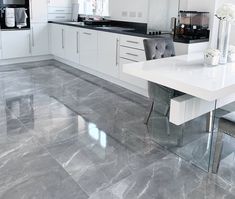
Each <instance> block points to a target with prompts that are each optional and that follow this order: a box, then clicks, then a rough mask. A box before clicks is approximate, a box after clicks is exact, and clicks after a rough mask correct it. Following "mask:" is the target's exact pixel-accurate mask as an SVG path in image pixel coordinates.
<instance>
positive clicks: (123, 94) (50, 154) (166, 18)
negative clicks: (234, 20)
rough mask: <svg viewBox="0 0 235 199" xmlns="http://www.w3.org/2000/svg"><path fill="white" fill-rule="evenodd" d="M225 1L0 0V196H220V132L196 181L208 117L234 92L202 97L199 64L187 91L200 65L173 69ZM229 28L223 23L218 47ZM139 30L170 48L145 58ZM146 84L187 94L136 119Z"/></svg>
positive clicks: (203, 41) (205, 33) (198, 49)
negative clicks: (165, 109)
mask: <svg viewBox="0 0 235 199" xmlns="http://www.w3.org/2000/svg"><path fill="white" fill-rule="evenodd" d="M232 1H233V0H230V1H229V0H227V1H224V2H221V1H220V0H217V1H202V0H200V1H197V2H195V1H193V0H148V1H146V0H119V1H117V0H40V1H39V0H0V14H1V15H0V22H1V29H0V86H1V95H0V96H1V98H0V113H1V115H0V117H1V121H0V127H1V131H2V132H1V133H0V149H1V150H0V176H1V180H0V182H1V183H0V184H2V185H0V187H1V188H0V198H4V199H8V198H9V199H14V198H22V197H24V198H56V199H57V198H78V199H80V198H81V199H83V198H94V199H96V198H97V199H98V198H128V199H129V198H167V199H168V198H183V197H184V196H187V197H186V198H203V197H209V198H215V196H216V195H218V194H220V196H221V197H224V196H227V197H231V198H232V197H233V196H234V193H233V192H232V191H231V190H229V189H228V188H227V186H231V187H233V186H235V184H234V182H233V181H232V180H231V179H233V177H234V176H233V171H234V167H233V163H234V160H233V155H234V147H233V145H234V144H233V142H232V141H233V140H232V139H230V137H227V136H226V137H225V142H226V145H227V147H226V148H224V149H223V153H222V154H223V157H224V158H223V160H221V165H222V166H221V167H220V169H219V172H218V174H215V175H214V178H215V180H214V181H213V180H212V181H211V182H208V179H210V169H209V167H210V164H211V163H210V159H211V158H210V157H209V156H210V153H212V152H211V151H212V149H211V148H212V147H211V146H212V144H211V143H210V142H211V141H212V140H213V131H214V129H216V125H215V122H214V120H215V119H213V117H214V118H216V121H217V120H218V121H219V119H218V118H219V117H222V115H224V114H225V112H226V113H227V112H229V111H228V108H227V109H226V108H221V107H223V106H224V105H228V104H230V105H229V106H226V107H229V109H230V108H231V107H232V108H233V107H234V106H233V104H232V102H233V101H235V99H234V100H233V98H232V99H230V98H226V100H225V101H220V100H221V96H222V94H221V93H220V95H218V96H219V97H217V98H219V99H218V100H217V98H214V95H213V94H214V93H211V95H210V94H208V95H207V97H204V96H206V94H205V93H204V90H203V89H204V88H203V87H205V88H206V87H207V84H208V85H209V84H210V83H211V82H209V80H208V81H205V83H203V80H204V76H203V74H202V73H201V77H200V78H201V79H202V80H200V82H196V83H197V84H195V85H196V86H195V91H194V90H193V89H194V87H190V86H192V85H193V81H194V78H195V79H198V80H199V79H200V78H196V77H195V75H193V74H192V73H193V72H192V71H194V72H195V73H194V74H197V76H198V77H199V76H200V71H199V72H198V71H197V69H198V68H193V67H192V71H191V73H189V72H190V71H188V70H187V69H186V71H181V70H182V67H183V68H184V67H185V66H190V67H191V65H192V66H195V65H196V64H198V65H200V63H199V62H198V60H199V61H202V60H201V58H198V54H199V57H200V56H201V55H202V53H203V52H204V51H206V49H208V48H216V45H217V32H218V20H217V19H216V17H214V15H215V12H216V10H217V8H218V7H219V6H220V5H221V3H233V2H232ZM193 19H194V21H196V22H192V21H193ZM195 19H196V20H195ZM195 24H197V25H195ZM187 25H189V26H190V29H189V31H188V32H187V31H184V30H183V29H184V28H185V26H187ZM199 27H200V28H199ZM234 33H235V28H234V26H232V30H231V38H230V45H235V37H234V35H235V34H234ZM151 39H153V40H154V39H166V40H170V41H172V39H173V41H174V42H173V45H174V51H175V52H174V53H173V54H174V55H176V56H175V57H173V58H166V59H159V60H154V61H147V62H146V46H145V44H146V43H145V42H146V41H147V40H151ZM184 59H185V60H186V61H185V60H184ZM197 59H198V60H197ZM171 60H173V61H174V62H175V63H181V65H182V66H179V67H178V68H177V67H176V68H175V67H172V65H171V63H172V61H171ZM179 60H180V61H179ZM162 63H163V65H164V67H165V65H166V66H167V64H169V63H170V64H169V67H165V68H164V67H163V68H160V66H161V64H162ZM189 64H190V65H189ZM155 65H156V66H157V65H158V66H159V68H158V67H156V70H155V69H153V68H155ZM135 67H136V68H135ZM228 67H229V68H231V70H230V71H229V72H230V75H231V76H229V77H230V78H232V77H233V76H232V75H233V70H232V68H233V65H232V64H228ZM168 68H170V69H169V71H167V70H168ZM172 68H173V69H172ZM218 68H219V67H217V69H218ZM210 70H212V68H210ZM159 71H161V74H162V75H161V74H160V75H159V74H158V72H159ZM231 71H232V72H231ZM219 72H221V71H219ZM219 72H218V71H217V72H216V68H215V70H213V72H209V73H211V76H210V77H214V76H215V75H216V74H217V73H219ZM229 72H228V73H229ZM137 73H138V74H137ZM205 73H206V75H208V71H207V70H206V72H205ZM154 74H155V75H154ZM172 74H173V76H171V75H172ZM167 75H169V78H172V77H173V78H172V79H171V82H167V81H166V80H165V79H164V78H165V77H167ZM190 75H191V76H190ZM213 75H214V76H213ZM227 75H228V74H227ZM181 77H183V78H184V79H185V81H186V79H187V82H186V83H185V85H184V86H178V79H180V78H181ZM174 78H175V79H174ZM176 79H177V81H176ZM191 81H192V82H191ZM218 81H221V82H223V83H224V82H225V81H222V80H221V79H218ZM149 82H154V83H157V84H161V85H164V86H168V87H170V88H174V89H175V90H178V91H181V92H182V93H187V94H189V95H190V96H188V95H187V96H186V97H181V96H179V97H181V98H180V100H179V101H174V103H176V104H177V103H178V104H177V106H171V110H170V112H169V115H168V116H162V115H158V113H155V111H154V110H152V114H151V116H150V118H148V119H147V122H146V121H145V119H146V118H145V116H146V115H147V114H148V109H149V105H150V101H149V99H148V97H149ZM199 83H200V85H199ZM213 83H214V82H213ZM226 83H227V82H226ZM202 84H204V85H203V86H201V85H202ZM221 84H222V83H221ZM198 85H199V87H200V86H201V87H202V88H201V90H200V92H201V93H202V92H203V94H199V91H198V90H197V89H199V87H198ZM210 85H211V84H210ZM193 86H194V85H193ZM181 87H182V90H180V89H181ZM196 87H198V88H196ZM208 87H209V86H208ZM215 87H216V86H215ZM220 89H222V87H221V88H220ZM223 89H224V90H225V89H227V88H223ZM209 90H210V89H209ZM209 90H208V92H209ZM227 90H228V89H227ZM227 90H226V93H225V91H224V93H225V94H226V96H227V94H228V93H230V92H232V91H233V87H231V88H230V90H229V92H228V91H227ZM224 93H223V94H224ZM225 94H224V95H225ZM192 96H195V97H198V98H196V99H195V98H191V97H192ZM210 97H211V98H210ZM223 97H224V96H223ZM185 99H186V102H185V101H184V100H185ZM211 99H213V100H214V99H216V103H219V104H221V105H220V107H217V105H218V104H214V103H209V102H208V101H210V100H211ZM173 100H174V99H173ZM190 100H191V101H193V103H195V104H193V105H192V104H190V105H188V104H187V103H189V102H190V103H191V101H190ZM171 102H172V99H171ZM182 102H184V103H185V104H186V105H185V104H183V105H182ZM180 103H181V104H180ZM198 104H200V106H203V110H202V108H201V107H200V106H198ZM157 106H158V105H157ZM183 106H184V109H178V108H182V107H183ZM188 106H189V107H193V113H191V112H190V109H189V108H188ZM208 107H209V108H208ZM214 107H215V108H216V110H217V109H218V108H219V111H218V113H217V111H216V110H214ZM152 108H153V107H152ZM160 109H161V108H160ZM196 109H198V110H196ZM182 110H184V111H188V112H187V117H183V116H182V113H183V111H182ZM197 111H198V112H197ZM199 112H200V113H199ZM213 112H214V113H213ZM150 113H151V112H150ZM208 113H210V114H212V115H210V116H211V117H208ZM215 113H216V114H215ZM215 115H216V116H215ZM218 115H221V116H218ZM212 116H213V117H212ZM182 118H183V119H182ZM208 119H209V120H211V121H209V122H208V121H207V120H208ZM218 121H217V122H218ZM212 123H213V124H212ZM208 124H209V125H213V128H212V127H208V128H212V129H209V130H208V129H207V130H208V131H205V129H204V128H207V126H208ZM214 134H215V135H216V133H214ZM182 138H183V139H182ZM199 146H201V147H199ZM5 154H6V155H5ZM8 154H9V156H8ZM208 160H209V162H208ZM191 163H192V164H191ZM1 165H2V166H1ZM17 165H19V166H18V167H17ZM194 165H196V167H194ZM21 170H22V171H23V172H22V173H21ZM152 171H153V172H152ZM11 172H12V175H11ZM155 172H156V173H155ZM226 172H230V174H229V177H228V176H226ZM151 176H152V177H151ZM228 178H229V179H228ZM142 179H143V180H142ZM162 179H165V180H166V182H162ZM217 180H224V181H225V182H224V184H225V186H222V185H221V184H219V185H218V184H216V183H215V182H216V181H217ZM15 182H16V183H15ZM161 182H162V183H161ZM187 185H188V187H187ZM204 185H205V186H208V190H206V191H203V188H204ZM146 186H147V187H146ZM182 187H185V188H184V190H182ZM171 190H174V191H171ZM197 192H200V194H201V195H197ZM221 197H219V198H221Z"/></svg>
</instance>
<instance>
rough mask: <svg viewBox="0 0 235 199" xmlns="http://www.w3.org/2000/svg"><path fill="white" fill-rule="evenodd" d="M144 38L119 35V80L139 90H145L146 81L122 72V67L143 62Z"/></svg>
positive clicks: (144, 58)
mask: <svg viewBox="0 0 235 199" xmlns="http://www.w3.org/2000/svg"><path fill="white" fill-rule="evenodd" d="M143 40H144V38H141V37H133V36H126V35H121V37H120V66H119V67H120V69H119V78H120V80H122V81H124V82H127V83H129V84H131V85H133V86H136V87H138V88H140V89H143V90H147V88H148V86H147V85H148V84H147V81H145V80H142V79H140V78H136V77H134V76H131V75H128V74H126V73H124V72H123V65H124V64H129V63H133V62H140V61H145V60H146V57H145V52H144V44H143Z"/></svg>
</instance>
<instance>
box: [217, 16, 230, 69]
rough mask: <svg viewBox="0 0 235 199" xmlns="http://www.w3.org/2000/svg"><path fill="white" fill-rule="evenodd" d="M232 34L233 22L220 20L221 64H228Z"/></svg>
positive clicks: (219, 44)
mask: <svg viewBox="0 0 235 199" xmlns="http://www.w3.org/2000/svg"><path fill="white" fill-rule="evenodd" d="M230 33H231V22H229V21H225V20H220V23H219V33H218V42H217V48H218V50H219V51H220V53H221V54H220V61H219V63H220V64H226V63H227V62H228V50H229V40H230Z"/></svg>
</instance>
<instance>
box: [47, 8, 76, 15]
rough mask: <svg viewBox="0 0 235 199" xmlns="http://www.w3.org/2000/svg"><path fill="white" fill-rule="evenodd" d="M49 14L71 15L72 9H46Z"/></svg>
mask: <svg viewBox="0 0 235 199" xmlns="http://www.w3.org/2000/svg"><path fill="white" fill-rule="evenodd" d="M48 13H49V14H57V13H58V14H71V13H72V8H69V7H48Z"/></svg>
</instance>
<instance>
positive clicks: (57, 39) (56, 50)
mask: <svg viewBox="0 0 235 199" xmlns="http://www.w3.org/2000/svg"><path fill="white" fill-rule="evenodd" d="M50 31H51V35H50V39H51V52H52V54H53V55H55V56H57V57H61V58H64V56H65V50H64V48H65V41H64V39H65V27H64V26H62V25H56V24H51V26H50Z"/></svg>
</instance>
